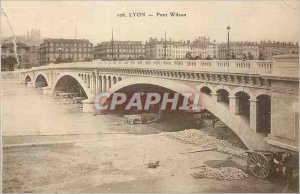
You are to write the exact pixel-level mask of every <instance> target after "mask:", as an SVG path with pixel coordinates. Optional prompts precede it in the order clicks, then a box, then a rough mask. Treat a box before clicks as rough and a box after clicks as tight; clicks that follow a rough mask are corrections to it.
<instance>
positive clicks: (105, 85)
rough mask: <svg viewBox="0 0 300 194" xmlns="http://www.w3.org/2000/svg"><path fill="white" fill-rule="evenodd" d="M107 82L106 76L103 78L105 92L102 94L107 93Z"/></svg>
mask: <svg viewBox="0 0 300 194" xmlns="http://www.w3.org/2000/svg"><path fill="white" fill-rule="evenodd" d="M106 82H107V80H106V76H103V91H102V92H106V91H107V83H106Z"/></svg>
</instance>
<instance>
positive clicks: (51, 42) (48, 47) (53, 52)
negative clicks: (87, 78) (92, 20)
mask: <svg viewBox="0 0 300 194" xmlns="http://www.w3.org/2000/svg"><path fill="white" fill-rule="evenodd" d="M39 51H40V63H41V64H48V63H60V62H72V61H88V60H92V59H93V44H92V43H91V42H90V41H88V40H86V39H50V38H49V39H44V42H43V43H42V44H41V45H40V48H39Z"/></svg>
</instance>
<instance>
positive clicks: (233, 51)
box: [218, 41, 259, 60]
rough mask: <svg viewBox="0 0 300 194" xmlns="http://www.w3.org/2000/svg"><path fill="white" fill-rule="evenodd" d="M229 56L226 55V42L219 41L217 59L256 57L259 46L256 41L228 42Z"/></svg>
mask: <svg viewBox="0 0 300 194" xmlns="http://www.w3.org/2000/svg"><path fill="white" fill-rule="evenodd" d="M229 49H230V57H228V44H227V43H221V44H219V45H218V58H219V59H229V58H230V59H239V60H246V59H249V60H252V59H258V56H259V47H258V44H257V43H256V42H243V41H242V42H230V43H229Z"/></svg>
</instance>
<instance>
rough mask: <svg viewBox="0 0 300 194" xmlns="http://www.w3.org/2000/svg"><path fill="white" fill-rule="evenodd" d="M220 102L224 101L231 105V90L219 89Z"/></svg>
mask: <svg viewBox="0 0 300 194" xmlns="http://www.w3.org/2000/svg"><path fill="white" fill-rule="evenodd" d="M217 96H218V102H221V103H224V104H226V105H227V106H228V105H229V97H228V96H229V92H227V90H225V89H219V90H217Z"/></svg>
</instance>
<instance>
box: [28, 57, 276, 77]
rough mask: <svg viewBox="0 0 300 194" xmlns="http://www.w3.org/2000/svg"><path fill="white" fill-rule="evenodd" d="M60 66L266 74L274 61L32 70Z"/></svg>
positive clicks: (90, 64) (121, 64)
mask: <svg viewBox="0 0 300 194" xmlns="http://www.w3.org/2000/svg"><path fill="white" fill-rule="evenodd" d="M49 68H50V69H57V68H58V69H60V68H70V69H72V68H85V69H86V68H134V69H161V70H179V71H208V72H220V73H222V72H227V73H243V74H249V73H250V74H264V73H271V72H272V61H258V60H251V61H242V60H127V61H101V60H94V61H90V62H73V63H61V64H50V65H46V66H40V67H35V68H32V69H28V71H31V70H42V69H49Z"/></svg>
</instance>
